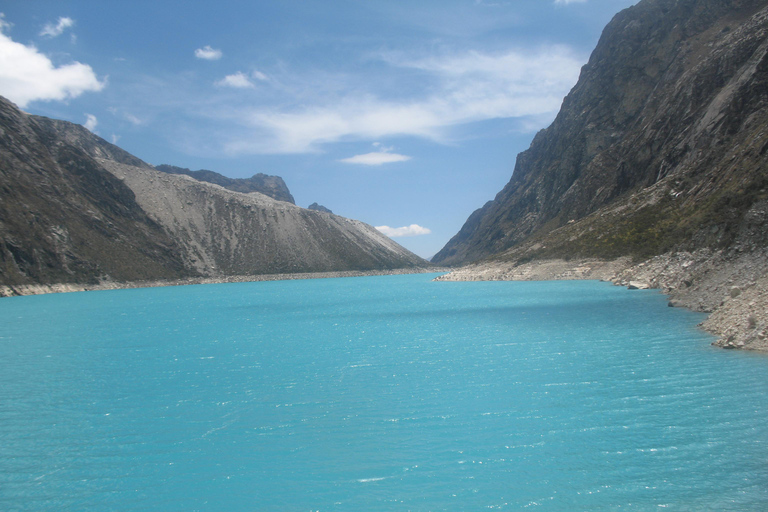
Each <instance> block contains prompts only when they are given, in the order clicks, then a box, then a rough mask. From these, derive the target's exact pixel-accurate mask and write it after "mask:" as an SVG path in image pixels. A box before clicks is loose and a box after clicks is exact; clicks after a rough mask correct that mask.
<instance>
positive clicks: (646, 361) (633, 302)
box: [0, 275, 768, 511]
mask: <svg viewBox="0 0 768 512" xmlns="http://www.w3.org/2000/svg"><path fill="white" fill-rule="evenodd" d="M432 277H434V276H431V275H411V276H384V277H365V278H344V279H321V280H306V281H283V282H260V283H241V284H222V285H198V286H183V287H173V288H156V289H136V290H119V291H102V292H84V293H70V294H58V295H45V296H36V297H17V298H11V299H2V300H0V509H3V510H121V511H124V510H162V511H167V510H254V511H294V510H295V511H309V510H319V511H378V510H382V511H384V510H386V511H389V510H392V511H401V510H403V511H404V510H414V511H438V510H452V511H469V510H523V509H528V508H531V509H533V510H543V511H572V510H589V511H594V510H617V509H618V510H658V509H660V508H664V509H666V510H696V511H700V510H713V511H714V510H717V511H722V510H734V511H736V510H738V511H743V510H755V511H757V510H766V509H768V422H766V421H765V420H766V414H765V411H766V409H767V406H768V378H766V375H767V374H768V372H767V370H768V358H766V357H764V356H759V355H754V354H748V353H739V352H733V351H722V350H718V349H713V348H712V347H710V345H709V344H710V343H711V341H712V339H711V338H710V337H709V336H707V335H706V334H704V333H702V332H701V331H699V330H698V329H697V328H696V327H695V325H696V324H697V323H698V322H700V321H701V320H702V319H703V317H702V316H701V315H697V314H694V313H691V312H688V311H685V310H682V309H675V308H668V307H667V305H666V299H665V298H664V297H663V296H662V295H660V294H659V293H657V292H655V291H640V290H638V291H628V290H625V289H622V288H618V287H614V286H612V285H610V284H606V283H600V282H592V281H589V282H486V283H483V282H478V283H449V282H432V281H431V278H432Z"/></svg>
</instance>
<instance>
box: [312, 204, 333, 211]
mask: <svg viewBox="0 0 768 512" xmlns="http://www.w3.org/2000/svg"><path fill="white" fill-rule="evenodd" d="M307 210H315V211H318V212H325V213H333V212H332V211H331V210H329V209H328V208H326V207H325V206H323V205H321V204H317V203H312V204H311V205H309V206H307Z"/></svg>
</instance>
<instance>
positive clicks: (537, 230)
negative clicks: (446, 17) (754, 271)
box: [432, 0, 768, 265]
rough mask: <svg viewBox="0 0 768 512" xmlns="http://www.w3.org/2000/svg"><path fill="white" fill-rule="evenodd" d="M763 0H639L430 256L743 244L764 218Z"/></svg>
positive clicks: (752, 239) (759, 238)
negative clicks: (553, 111)
mask: <svg viewBox="0 0 768 512" xmlns="http://www.w3.org/2000/svg"><path fill="white" fill-rule="evenodd" d="M767 5H768V4H767V3H766V2H765V0H760V1H756V0H743V1H738V0H697V1H694V0H643V1H641V2H639V3H638V4H637V5H635V6H633V7H630V8H629V9H626V10H624V11H622V12H620V13H619V14H617V15H616V17H615V18H614V19H613V20H612V21H611V23H610V24H609V25H608V26H607V27H606V29H605V30H604V32H603V35H602V37H601V39H600V42H599V43H598V45H597V47H596V49H595V51H594V52H593V54H592V56H591V57H590V60H589V62H588V63H587V64H586V65H585V66H584V68H583V69H582V72H581V77H580V79H579V81H578V83H577V84H576V86H575V87H574V88H573V90H572V91H571V92H570V94H569V95H568V96H567V97H566V98H565V100H564V101H563V105H562V108H561V111H560V113H559V114H558V116H557V118H556V119H555V121H554V122H553V123H552V125H551V126H550V127H548V128H547V129H545V130H542V131H541V132H539V133H538V134H537V135H536V137H535V138H534V140H533V142H532V144H531V146H530V148H529V149H528V150H527V151H524V152H523V153H521V154H520V155H519V156H518V158H517V162H516V165H515V168H514V172H513V174H512V178H511V180H510V181H509V183H508V184H507V185H506V186H505V187H504V189H503V190H502V191H501V192H499V194H498V195H497V196H496V198H495V199H494V200H493V201H490V202H488V203H487V204H486V205H485V206H483V207H482V208H480V209H479V210H477V211H476V212H475V213H473V214H472V215H471V216H470V217H469V219H468V220H467V222H466V224H465V225H464V227H463V228H462V229H461V231H460V232H459V233H458V234H457V235H456V236H454V238H453V239H452V240H451V241H450V242H449V243H448V244H447V245H446V246H445V247H444V248H443V249H442V250H441V251H440V252H439V253H438V254H437V255H436V256H435V257H434V258H433V259H432V261H433V262H434V263H439V264H444V265H458V264H464V263H468V262H472V261H477V260H481V259H485V258H488V257H493V258H495V259H504V260H509V261H521V260H522V261H530V260H531V259H540V258H549V257H561V258H562V257H600V258H615V257H620V256H633V257H639V258H647V257H651V256H654V255H657V254H662V253H665V252H667V251H671V250H695V249H697V248H704V247H706V248H712V249H718V250H719V249H724V250H743V251H748V250H753V249H755V248H759V247H764V246H765V245H766V234H765V233H766V231H765V230H764V229H760V226H761V225H762V226H764V225H765V222H766V220H768V214H766V211H768V208H766V198H767V197H768V192H767V187H768V92H767V91H768V57H767V55H768V40H767V39H766V38H767V37H768V7H767Z"/></svg>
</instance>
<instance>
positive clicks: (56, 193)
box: [0, 98, 426, 287]
mask: <svg viewBox="0 0 768 512" xmlns="http://www.w3.org/2000/svg"><path fill="white" fill-rule="evenodd" d="M244 181H248V180H244ZM273 182H274V181H273ZM280 182H281V183H282V180H280ZM286 191H287V189H286ZM425 264H426V262H425V261H424V260H422V259H421V258H419V257H418V256H416V255H414V254H412V253H410V252H409V251H407V250H406V249H404V248H402V247H401V246H399V245H398V244H396V243H395V242H394V241H392V240H391V239H389V238H387V237H385V236H384V235H382V234H381V233H379V232H378V231H377V230H376V229H374V228H373V227H372V226H369V225H367V224H364V223H362V222H359V221H355V220H351V219H346V218H344V217H340V216H338V215H332V214H327V213H320V212H316V211H311V210H307V209H303V208H299V207H298V206H295V205H294V204H292V203H291V202H286V201H282V200H277V199H274V198H273V197H269V196H268V195H264V194H262V193H259V192H250V193H241V192H235V191H232V190H228V189H225V188H222V187H221V186H219V185H216V184H212V183H207V182H204V181H198V180H197V179H193V178H191V177H188V176H185V175H182V174H168V173H163V172H160V171H158V170H157V169H155V168H154V167H152V166H151V165H148V164H146V163H144V162H143V161H141V160H140V159H138V158H136V157H135V156H133V155H131V154H129V153H127V152H126V151H124V150H122V149H120V148H119V147H117V146H114V145H112V144H109V143H108V142H106V141H105V140H103V139H101V138H100V137H98V136H96V135H94V134H92V133H91V132H89V131H88V130H86V129H85V128H84V127H82V126H80V125H75V124H72V123H68V122H65V121H58V120H53V119H48V118H44V117H39V116H33V115H29V114H26V113H24V112H22V111H20V110H19V109H18V108H16V106H15V105H13V104H12V103H10V102H9V101H7V100H5V99H4V98H0V287H2V286H6V287H18V286H22V285H27V286H29V285H46V284H53V283H79V284H95V283H101V282H118V283H119V282H127V281H145V280H171V279H180V278H189V277H214V278H215V277H221V276H233V275H255V274H265V273H286V272H290V273H299V272H329V271H346V270H384V269H395V268H410V267H415V266H421V265H425Z"/></svg>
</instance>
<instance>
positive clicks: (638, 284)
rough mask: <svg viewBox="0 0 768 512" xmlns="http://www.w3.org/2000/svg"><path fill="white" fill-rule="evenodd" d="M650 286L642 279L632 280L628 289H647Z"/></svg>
mask: <svg viewBox="0 0 768 512" xmlns="http://www.w3.org/2000/svg"><path fill="white" fill-rule="evenodd" d="M649 288H650V286H649V285H648V283H644V282H642V281H630V282H629V285H628V286H627V289H628V290H647V289H649Z"/></svg>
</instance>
